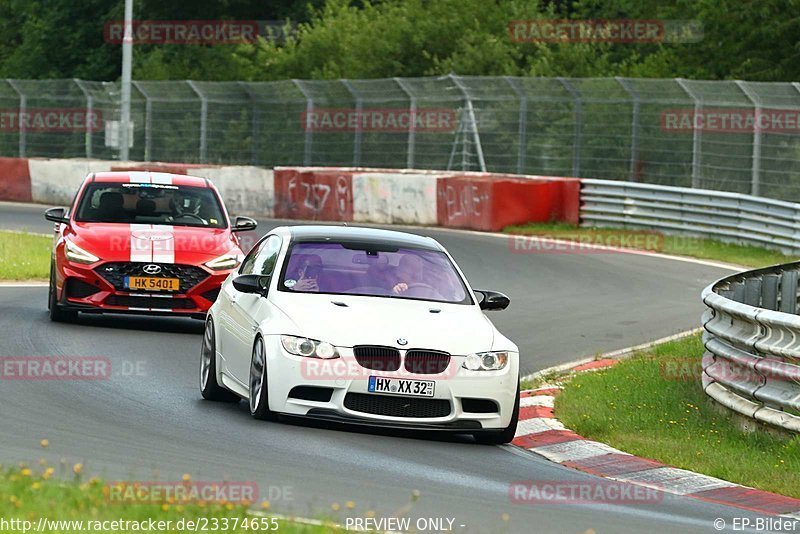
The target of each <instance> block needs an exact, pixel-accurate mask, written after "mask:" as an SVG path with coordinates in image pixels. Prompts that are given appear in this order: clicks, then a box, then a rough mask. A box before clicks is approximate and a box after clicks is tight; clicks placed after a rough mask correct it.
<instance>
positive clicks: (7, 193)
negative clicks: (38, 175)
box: [0, 158, 33, 202]
mask: <svg viewBox="0 0 800 534" xmlns="http://www.w3.org/2000/svg"><path fill="white" fill-rule="evenodd" d="M0 199H2V200H14V201H17V202H30V201H31V200H33V197H32V195H31V174H30V170H29V167H28V160H27V159H25V158H0Z"/></svg>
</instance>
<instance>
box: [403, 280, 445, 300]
mask: <svg viewBox="0 0 800 534" xmlns="http://www.w3.org/2000/svg"><path fill="white" fill-rule="evenodd" d="M415 289H424V290H427V291H429V292H430V293H432V294H433V296H434V297H439V298H444V297H443V296H442V294H441V293H439V292H438V291H437V290H436V288H435V287H433V286H431V285H428V284H425V283H423V282H414V283H413V284H408V289H406V290H405V291H403V292H402V293H400V294H401V295H411V294H412V292H413V290H415ZM415 296H423V295H419V294H416V295H415Z"/></svg>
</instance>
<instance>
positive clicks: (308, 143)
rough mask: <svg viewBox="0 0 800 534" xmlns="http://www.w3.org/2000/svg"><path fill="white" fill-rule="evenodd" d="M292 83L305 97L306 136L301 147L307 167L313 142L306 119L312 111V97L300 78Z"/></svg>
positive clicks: (309, 162)
mask: <svg viewBox="0 0 800 534" xmlns="http://www.w3.org/2000/svg"><path fill="white" fill-rule="evenodd" d="M292 83H294V84H295V85H296V86H297V88H298V89H299V90H300V92H301V93H303V96H304V97H305V99H306V123H305V124H304V127H305V130H306V138H305V146H304V147H303V165H305V166H306V167H308V166H309V165H311V150H312V148H313V143H314V132H313V131H312V130H311V128H310V127H309V125H308V121H309V115H310V114H312V113H313V112H314V99H313V98H312V97H311V95H310V94H308V91H306V88H305V86H304V85H303V82H302V81H301V80H292Z"/></svg>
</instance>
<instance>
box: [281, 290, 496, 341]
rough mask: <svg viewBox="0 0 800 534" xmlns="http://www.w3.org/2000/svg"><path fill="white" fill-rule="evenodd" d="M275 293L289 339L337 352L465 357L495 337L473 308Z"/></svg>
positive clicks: (422, 302)
mask: <svg viewBox="0 0 800 534" xmlns="http://www.w3.org/2000/svg"><path fill="white" fill-rule="evenodd" d="M275 293H277V295H275V294H273V295H272V298H273V302H274V303H275V305H276V306H278V307H279V308H280V309H281V310H282V311H283V312H284V313H285V314H286V315H288V317H289V318H290V319H291V320H292V321H293V322H294V324H295V325H296V326H297V331H296V332H286V333H287V334H294V335H300V336H304V337H309V338H312V339H317V340H320V341H327V342H329V343H332V344H334V345H336V346H340V347H352V346H354V345H383V346H389V347H397V348H400V349H412V348H418V349H432V350H442V351H446V352H449V353H450V354H453V355H466V354H470V353H472V352H480V351H488V350H491V348H492V342H493V340H494V337H495V333H496V330H495V328H494V325H492V323H491V322H490V321H489V320H488V319H487V318H486V316H484V315H483V312H482V311H481V310H480V309H479V308H478V307H477V306H466V305H459V304H444V303H440V302H426V301H419V300H410V299H409V300H405V299H399V298H381V297H359V296H349V295H317V294H309V293H303V294H298V293H294V294H293V293H286V292H279V291H275ZM334 302H337V303H341V304H345V305H346V307H345V306H341V305H337V304H334ZM430 310H439V312H438V313H432V312H431V311H430ZM399 338H404V339H406V340H407V341H408V344H406V345H400V344H399V343H398V342H397V340H398V339H399Z"/></svg>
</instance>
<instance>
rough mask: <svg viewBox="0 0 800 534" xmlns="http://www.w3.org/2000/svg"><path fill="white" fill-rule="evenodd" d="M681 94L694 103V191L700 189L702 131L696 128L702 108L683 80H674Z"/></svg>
mask: <svg viewBox="0 0 800 534" xmlns="http://www.w3.org/2000/svg"><path fill="white" fill-rule="evenodd" d="M675 81H676V82H677V83H678V85H679V86H680V88H681V89H683V92H685V93H686V94H687V95H689V98H691V99H692V101H693V102H694V116H693V121H692V187H693V188H694V189H699V188H700V147H701V141H702V138H701V137H700V136H701V135H702V130H701V129H700V128H696V122H695V121H697V116H698V115H699V114H700V113H702V112H703V107H702V104H701V102H700V99H699V98H697V95H696V94H695V92H694V90H692V88H691V87H689V85H688V84H687V83H686V80H684V79H683V78H675Z"/></svg>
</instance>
